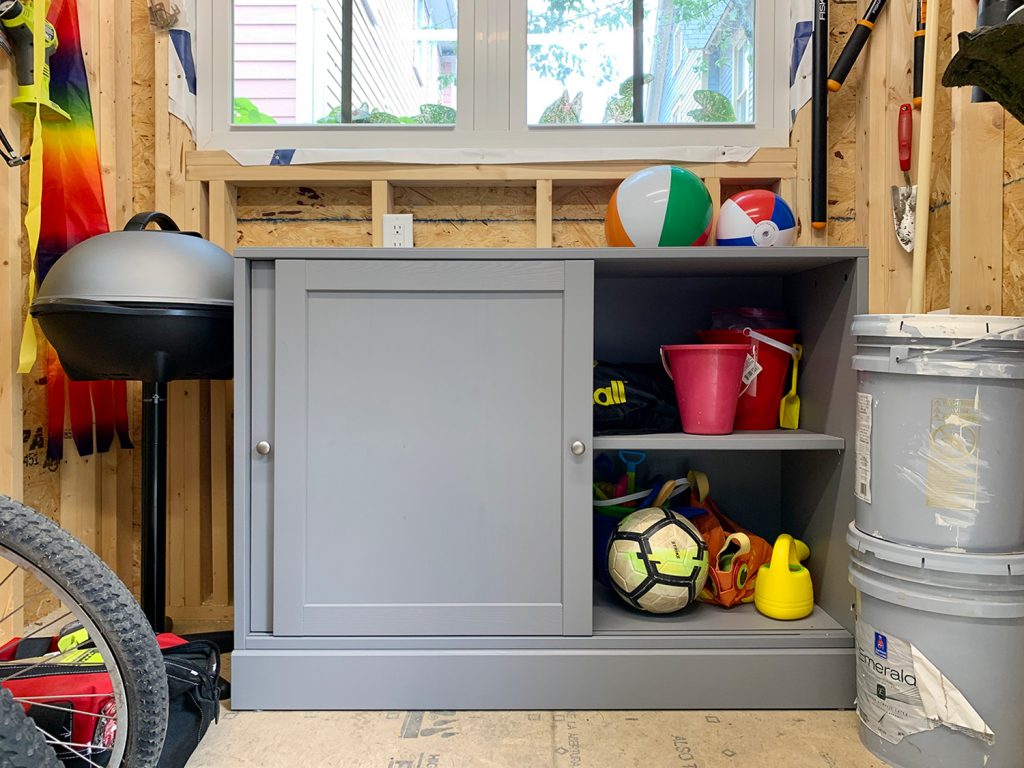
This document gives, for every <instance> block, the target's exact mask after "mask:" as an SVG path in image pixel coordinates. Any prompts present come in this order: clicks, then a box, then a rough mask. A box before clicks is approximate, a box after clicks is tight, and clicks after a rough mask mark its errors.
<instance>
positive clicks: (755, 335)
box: [743, 328, 798, 360]
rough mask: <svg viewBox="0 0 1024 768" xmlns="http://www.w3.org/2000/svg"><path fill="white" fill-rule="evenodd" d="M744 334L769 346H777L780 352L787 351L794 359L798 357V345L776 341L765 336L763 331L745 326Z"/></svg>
mask: <svg viewBox="0 0 1024 768" xmlns="http://www.w3.org/2000/svg"><path fill="white" fill-rule="evenodd" d="M743 335H744V336H746V337H748V338H751V339H754V340H755V341H759V342H761V343H762V344H767V345H768V346H769V347H775V348H776V349H777V350H779V351H780V352H785V353H786V354H787V355H789V356H790V357H792V358H793V359H794V360H795V359H796V356H797V354H798V353H797V351H796V347H791V346H789V344H783V343H782V342H781V341H776V340H775V339H773V338H770V337H768V336H765V335H764V334H763V333H758V332H757V331H755V330H754V329H753V328H744V329H743Z"/></svg>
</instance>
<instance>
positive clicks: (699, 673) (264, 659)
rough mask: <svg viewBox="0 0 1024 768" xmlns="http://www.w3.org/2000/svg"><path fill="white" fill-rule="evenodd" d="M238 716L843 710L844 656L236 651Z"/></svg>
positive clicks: (848, 655) (849, 695)
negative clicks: (243, 713) (416, 711)
mask: <svg viewBox="0 0 1024 768" xmlns="http://www.w3.org/2000/svg"><path fill="white" fill-rule="evenodd" d="M231 667H232V700H231V706H232V708H233V709H236V710H253V709H270V710H332V709H344V710H399V709H422V710H438V709H730V708H731V709H735V708H739V707H742V708H744V709H848V708H852V707H853V701H854V695H855V691H854V687H855V686H854V652H853V649H838V648H821V649H813V650H804V649H801V650H796V649H776V650H769V649H763V650H746V651H740V652H737V651H736V650H734V649H731V650H721V651H720V650H707V649H704V650H699V651H696V650H657V651H654V650H649V651H636V650H602V651H583V650H548V651H510V650H505V651H472V652H467V651H358V652H357V651H248V650H247V651H236V652H235V653H234V654H233V656H232V660H231Z"/></svg>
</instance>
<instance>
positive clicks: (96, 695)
mask: <svg viewBox="0 0 1024 768" xmlns="http://www.w3.org/2000/svg"><path fill="white" fill-rule="evenodd" d="M2 682H3V680H0V683H2ZM68 696H69V694H67V693H54V694H52V695H49V696H18V701H20V702H22V703H23V704H24V703H25V702H28V703H29V704H32V703H33V702H36V701H52V700H53V699H66V698H68ZM74 697H75V698H76V699H109V698H110V694H109V693H76V694H74Z"/></svg>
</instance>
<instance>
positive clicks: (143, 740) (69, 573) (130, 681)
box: [0, 496, 167, 768]
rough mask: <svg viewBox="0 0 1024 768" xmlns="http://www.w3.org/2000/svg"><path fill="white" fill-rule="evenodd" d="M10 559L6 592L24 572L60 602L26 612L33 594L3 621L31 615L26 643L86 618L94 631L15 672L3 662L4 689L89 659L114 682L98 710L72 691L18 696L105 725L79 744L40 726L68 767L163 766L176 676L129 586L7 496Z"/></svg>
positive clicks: (3, 501)
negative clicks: (42, 611) (171, 682)
mask: <svg viewBox="0 0 1024 768" xmlns="http://www.w3.org/2000/svg"><path fill="white" fill-rule="evenodd" d="M0 558H2V559H3V560H6V561H7V562H8V563H9V566H4V565H0V574H4V575H2V577H0V586H3V585H4V584H7V583H8V582H9V581H10V580H11V579H12V578H14V577H15V575H16V574H18V573H19V571H20V572H22V573H24V574H28V575H30V576H31V577H33V578H32V579H26V581H25V583H26V584H32V585H33V586H35V585H37V584H38V585H41V587H42V588H43V589H45V590H48V591H49V593H50V595H52V599H51V600H50V602H48V603H43V604H44V605H47V606H57V607H55V608H52V609H50V610H49V612H48V613H46V615H45V616H43V617H38V616H36V617H32V616H26V606H28V605H29V595H28V594H27V590H26V596H25V599H24V600H20V601H16V602H19V603H20V604H19V605H17V606H16V607H13V608H11V609H9V610H7V611H4V615H3V616H0V624H3V623H5V622H8V621H9V620H12V619H14V618H15V617H18V616H19V614H20V615H21V616H24V617H25V624H26V631H25V634H24V635H23V638H22V641H23V642H24V640H25V639H27V638H31V637H47V636H51V635H53V634H55V628H59V627H60V626H62V625H63V624H65V623H67V622H69V621H77V622H79V623H80V624H81V625H82V628H84V630H85V631H86V633H87V637H86V635H85V633H81V632H79V633H75V634H74V635H72V636H71V640H72V642H71V643H64V644H62V645H61V646H60V650H59V651H58V652H56V653H51V654H48V655H46V656H45V657H44V658H40V659H36V660H33V661H31V662H29V663H22V664H20V665H17V666H15V667H12V666H11V665H10V664H4V665H2V667H0V678H2V683H3V686H4V687H5V688H6V687H10V686H12V685H13V684H14V681H16V680H17V679H19V678H21V679H24V678H30V677H32V676H33V675H40V674H42V673H46V674H47V675H60V674H61V664H67V663H71V662H74V663H78V661H79V660H81V659H82V658H84V657H87V658H88V659H89V663H90V664H93V665H94V667H93V669H95V670H96V671H98V672H99V673H100V674H103V673H105V674H106V675H108V676H109V689H110V693H103V694H92V695H91V697H92V698H94V699H96V698H98V697H99V696H101V695H102V696H105V697H106V698H104V699H103V700H102V702H96V701H94V702H91V703H90V706H89V707H88V708H86V707H85V706H81V705H80V706H76V705H75V704H74V702H75V701H76V700H78V701H81V700H82V699H80V698H72V699H69V697H68V696H67V695H64V694H55V695H31V696H29V695H22V696H20V697H19V696H18V695H17V693H16V694H15V696H14V698H15V700H16V701H18V702H19V703H20V704H22V705H23V707H24V708H26V709H29V708H32V709H33V711H38V712H43V713H45V712H51V713H56V714H57V715H59V716H60V717H63V718H64V719H65V720H68V721H69V722H74V723H78V724H82V723H83V719H84V723H85V725H86V726H87V727H88V726H90V724H91V723H95V727H89V728H88V730H89V733H90V734H92V735H93V738H91V739H84V738H81V736H80V735H79V736H78V737H77V738H76V737H75V732H73V731H72V732H67V733H65V734H63V735H55V734H54V733H52V732H45V731H43V729H40V730H41V732H43V733H44V736H45V738H46V741H47V742H48V743H49V744H50V745H51V746H52V747H53V749H54V751H55V752H56V753H57V755H58V757H59V758H60V759H61V761H62V762H63V763H65V764H77V765H82V766H102V767H103V768H120V767H121V766H125V767H126V768H127V767H128V766H130V768H153V767H154V766H156V765H157V762H158V761H159V758H160V752H161V749H162V748H163V742H164V735H165V733H166V730H167V673H166V671H165V669H164V663H163V656H162V654H161V652H160V649H159V647H158V646H157V643H156V639H155V637H154V636H153V630H152V629H151V627H150V626H149V623H148V622H147V621H146V617H145V616H144V615H143V613H142V610H141V609H140V608H139V606H138V603H136V602H135V599H134V598H133V597H132V595H131V593H130V592H129V591H128V589H127V588H126V587H125V586H124V584H122V583H121V581H120V580H119V579H118V578H117V576H116V575H115V574H114V573H113V572H112V571H111V570H110V569H109V568H108V567H107V566H106V565H105V564H104V563H103V561H101V560H100V559H99V558H98V557H97V556H96V555H95V554H93V553H92V552H91V551H90V550H89V549H88V548H87V547H85V546H84V545H83V544H82V543H81V542H79V541H78V540H77V539H75V538H74V537H72V536H71V535H70V534H68V533H67V532H66V531H63V530H61V529H60V528H58V527H57V526H56V525H54V524H53V523H52V522H50V521H49V520H48V519H47V518H45V517H43V516H42V515H40V514H38V513H37V512H35V511H34V510H31V509H29V508H28V507H26V506H24V505H22V504H19V503H18V502H16V501H13V500H12V499H10V498H8V497H6V496H0ZM35 604H36V605H39V604H40V602H39V601H38V600H36V601H35ZM4 639H5V640H7V639H8V638H4ZM93 646H94V648H93ZM90 649H91V650H90ZM97 654H98V657H97ZM19 685H20V684H19ZM15 687H18V686H17V685H15ZM104 690H105V687H104ZM97 704H101V705H102V706H97ZM77 732H78V733H79V734H80V733H81V728H79V729H78V731H77ZM76 761H77V762H76Z"/></svg>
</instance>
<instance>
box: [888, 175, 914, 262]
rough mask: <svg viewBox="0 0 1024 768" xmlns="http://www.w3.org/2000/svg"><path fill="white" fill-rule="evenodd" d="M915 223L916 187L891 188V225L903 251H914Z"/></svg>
mask: <svg viewBox="0 0 1024 768" xmlns="http://www.w3.org/2000/svg"><path fill="white" fill-rule="evenodd" d="M916 221H917V185H916V184H915V185H914V186H912V187H893V188H892V223H893V225H894V226H895V227H896V239H897V240H899V241H900V245H901V246H902V247H903V250H904V251H906V252H907V253H910V252H911V251H913V250H914V229H915V226H916Z"/></svg>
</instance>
